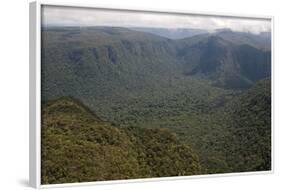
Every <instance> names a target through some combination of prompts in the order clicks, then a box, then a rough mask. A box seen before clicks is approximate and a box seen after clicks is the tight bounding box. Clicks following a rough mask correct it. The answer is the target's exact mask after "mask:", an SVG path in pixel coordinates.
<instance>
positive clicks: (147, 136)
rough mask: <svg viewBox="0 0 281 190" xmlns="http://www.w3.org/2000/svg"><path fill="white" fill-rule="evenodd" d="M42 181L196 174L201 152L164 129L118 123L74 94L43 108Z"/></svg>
mask: <svg viewBox="0 0 281 190" xmlns="http://www.w3.org/2000/svg"><path fill="white" fill-rule="evenodd" d="M41 154H42V163H41V164H42V183H43V184H54V183H71V182H87V181H101V180H102V181H103V180H114V179H115V180H116V179H133V178H146V177H164V176H179V175H194V174H199V173H200V172H201V168H200V165H199V161H198V157H197V155H196V154H195V153H194V152H193V151H192V150H191V148H190V147H189V146H188V145H186V144H184V143H180V142H179V141H178V140H177V137H176V135H175V134H174V133H171V132H170V131H169V130H166V129H138V128H133V127H131V128H117V127H116V126H113V125H112V124H110V123H109V122H106V121H102V120H100V119H99V118H98V117H97V116H96V115H95V114H94V113H93V112H91V111H89V109H88V108H87V107H86V106H84V105H83V104H81V103H80V102H79V101H78V100H74V99H72V98H60V99H58V100H54V101H51V102H47V103H46V104H45V105H44V106H43V110H42V152H41Z"/></svg>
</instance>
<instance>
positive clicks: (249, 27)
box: [42, 6, 271, 33]
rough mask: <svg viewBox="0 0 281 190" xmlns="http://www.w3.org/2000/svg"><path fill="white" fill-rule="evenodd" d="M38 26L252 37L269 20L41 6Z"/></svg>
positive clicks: (265, 25) (263, 27)
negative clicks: (186, 30) (218, 32)
mask: <svg viewBox="0 0 281 190" xmlns="http://www.w3.org/2000/svg"><path fill="white" fill-rule="evenodd" d="M42 24H43V26H119V27H154V28H156V27H158V28H196V29H205V30H209V31H213V30H216V29H221V28H229V29H231V30H233V31H243V32H252V33H259V32H265V31H270V30H271V20H270V19H253V18H240V17H222V16H206V15H205V16H204V15H195V14H169V13H155V12H143V11H121V10H109V9H107V10H106V9H95V8H77V7H62V6H43V8H42Z"/></svg>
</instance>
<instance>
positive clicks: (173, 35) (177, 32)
mask: <svg viewBox="0 0 281 190" xmlns="http://www.w3.org/2000/svg"><path fill="white" fill-rule="evenodd" d="M130 29H131V30H135V31H141V32H146V33H151V34H155V35H158V36H162V37H165V38H169V39H182V38H188V37H192V36H196V35H199V34H205V33H208V31H207V30H202V29H194V28H146V27H132V28H130Z"/></svg>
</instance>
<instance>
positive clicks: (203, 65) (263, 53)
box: [180, 32, 271, 89]
mask: <svg viewBox="0 0 281 190" xmlns="http://www.w3.org/2000/svg"><path fill="white" fill-rule="evenodd" d="M223 33H225V32H223ZM231 33H233V32H231ZM240 35H241V34H240V33H239V34H237V36H236V38H239V37H240ZM233 36H235V34H232V37H233ZM201 37H202V38H200V37H199V36H198V37H194V38H195V40H196V43H194V42H193V40H194V39H192V38H188V39H186V41H187V42H185V45H184V47H183V48H182V50H181V51H180V55H182V56H183V58H184V61H185V62H186V64H187V65H188V66H187V68H188V69H189V70H187V71H186V74H191V75H193V74H203V75H204V76H208V77H209V78H210V79H212V80H213V81H214V82H215V83H214V84H215V85H218V86H221V87H225V88H234V89H235V88H248V87H250V86H251V85H252V84H253V83H254V82H256V81H257V80H259V79H262V78H265V77H267V76H270V74H271V66H270V63H271V51H268V50H263V49H259V48H255V47H254V46H252V45H250V42H249V41H246V42H245V41H243V40H242V41H241V42H240V43H239V41H238V40H237V41H235V43H233V42H232V40H233V38H228V36H226V35H224V34H223V35H222V33H218V34H217V35H208V36H201ZM196 57H197V60H195V59H196ZM190 65H192V67H190Z"/></svg>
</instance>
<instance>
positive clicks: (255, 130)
mask: <svg viewBox="0 0 281 190" xmlns="http://www.w3.org/2000/svg"><path fill="white" fill-rule="evenodd" d="M225 110H226V112H227V113H229V118H230V120H229V123H228V126H229V127H230V128H231V131H232V132H233V137H232V138H231V139H230V141H231V142H232V143H235V144H236V146H233V148H232V149H231V150H230V151H229V155H228V160H229V162H232V165H233V169H234V170H235V171H241V169H244V170H246V171H255V170H262V171H263V170H270V169H271V80H270V79H265V80H262V81H259V82H258V83H257V84H255V86H254V87H252V88H251V89H249V90H248V91H247V92H245V93H243V94H242V95H241V96H239V97H238V98H236V99H234V100H233V101H232V102H230V103H229V104H228V105H227V106H226V109H225ZM234 158H235V159H234ZM237 158H238V159H237ZM237 160H239V161H238V162H237Z"/></svg>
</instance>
